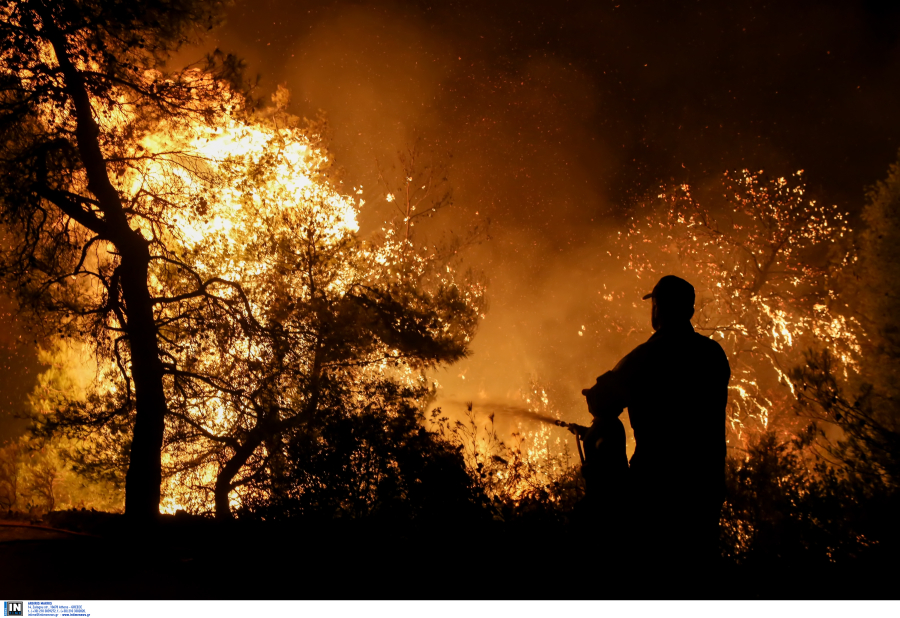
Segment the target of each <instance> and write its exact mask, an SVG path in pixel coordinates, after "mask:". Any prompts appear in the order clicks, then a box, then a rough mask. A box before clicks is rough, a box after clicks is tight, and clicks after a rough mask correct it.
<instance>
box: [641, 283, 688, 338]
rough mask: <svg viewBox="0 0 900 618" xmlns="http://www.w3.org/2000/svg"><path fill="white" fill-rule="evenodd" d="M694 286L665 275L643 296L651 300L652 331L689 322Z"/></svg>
mask: <svg viewBox="0 0 900 618" xmlns="http://www.w3.org/2000/svg"><path fill="white" fill-rule="evenodd" d="M694 297H695V295H694V286H692V285H691V284H690V283H688V282H687V281H685V280H684V279H682V278H681V277H676V276H675V275H666V276H665V277H663V278H662V279H660V280H659V282H658V283H657V284H656V285H655V286H654V287H653V291H652V292H650V293H649V294H647V295H646V296H644V300H647V299H648V298H650V299H652V300H653V310H652V313H651V317H650V322H651V323H652V324H653V330H659V329H660V328H661V327H663V326H666V325H671V324H683V323H684V322H690V320H691V318H692V317H693V315H694Z"/></svg>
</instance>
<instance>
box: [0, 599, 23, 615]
mask: <svg viewBox="0 0 900 618" xmlns="http://www.w3.org/2000/svg"><path fill="white" fill-rule="evenodd" d="M22 606H23V603H22V601H3V615H4V616H24V615H25V614H24V612H22Z"/></svg>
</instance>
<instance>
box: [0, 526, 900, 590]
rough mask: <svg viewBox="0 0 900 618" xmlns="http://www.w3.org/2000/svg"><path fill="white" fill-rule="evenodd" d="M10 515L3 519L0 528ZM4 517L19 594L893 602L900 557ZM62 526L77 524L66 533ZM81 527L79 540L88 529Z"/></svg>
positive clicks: (2, 532)
mask: <svg viewBox="0 0 900 618" xmlns="http://www.w3.org/2000/svg"><path fill="white" fill-rule="evenodd" d="M3 523H6V524H9V523H11V522H0V524H3ZM22 523H23V522H19V525H14V526H10V525H0V590H2V593H3V594H5V595H6V596H7V597H10V598H11V597H17V598H23V599H47V600H50V599H226V600H227V599H407V598H414V599H419V598H427V599H648V598H649V599H654V598H659V599H679V598H688V599H756V598H762V599H846V598H850V599H858V598H863V599H866V598H875V599H880V598H892V597H896V596H897V595H898V594H900V593H898V590H897V588H896V582H897V575H898V565H897V563H896V562H892V563H891V564H885V565H880V564H879V565H848V567H847V568H825V569H822V568H820V569H813V570H810V569H809V568H807V567H798V566H797V565H791V564H778V565H771V566H769V567H767V568H758V567H757V568H755V569H748V568H740V567H736V566H733V565H725V564H723V565H720V566H719V567H718V568H716V569H714V570H713V571H711V572H704V573H699V572H695V571H694V570H692V569H691V568H690V566H689V565H683V567H682V568H678V567H675V568H671V567H669V568H665V569H656V568H654V565H652V564H629V565H626V564H622V563H621V561H618V563H616V562H615V561H613V562H610V561H609V560H605V559H604V556H603V555H598V554H597V552H593V551H591V546H592V545H594V543H593V542H592V541H591V539H587V541H584V540H583V535H579V536H576V535H575V534H574V533H573V531H572V530H571V529H567V528H565V527H563V526H556V525H547V524H543V525H534V524H531V525H526V524H522V525H518V524H508V523H501V522H493V523H492V525H489V526H484V525H482V526H479V527H477V528H475V527H468V528H462V527H457V526H454V525H452V524H440V525H435V526H434V527H421V528H412V527H408V526H404V527H397V526H391V525H389V524H384V523H380V524H376V523H373V522H334V521H332V522H295V523H290V524H255V525H252V524H246V523H234V524H231V525H222V524H217V523H215V522H212V521H206V520H194V519H186V518H173V517H169V518H165V519H164V521H163V522H162V523H161V524H160V525H159V526H158V527H157V528H156V529H154V530H152V531H144V532H142V533H140V534H137V533H134V532H130V531H129V530H128V529H127V528H125V527H124V526H123V522H122V520H121V518H120V517H118V516H111V515H107V514H101V513H97V514H90V513H86V514H80V513H75V514H71V513H69V514H66V513H59V514H55V513H54V514H51V515H50V516H48V517H46V518H45V521H44V522H43V523H42V524H41V525H42V526H44V527H36V526H23V525H21V524H22ZM62 529H69V530H71V531H73V532H79V531H80V532H81V533H82V534H73V533H72V532H63V531H61V530H62ZM84 533H87V534H84Z"/></svg>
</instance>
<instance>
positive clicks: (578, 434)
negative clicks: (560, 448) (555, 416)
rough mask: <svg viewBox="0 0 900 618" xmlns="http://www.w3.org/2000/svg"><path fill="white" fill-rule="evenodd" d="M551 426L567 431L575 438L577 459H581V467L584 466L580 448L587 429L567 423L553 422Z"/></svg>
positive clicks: (581, 448) (582, 449) (582, 453)
mask: <svg viewBox="0 0 900 618" xmlns="http://www.w3.org/2000/svg"><path fill="white" fill-rule="evenodd" d="M553 424H554V425H556V426H557V427H562V428H564V429H568V430H569V431H570V432H571V433H572V435H574V436H575V446H577V447H578V457H580V458H581V465H584V448H583V447H582V446H581V441H582V440H583V439H584V435H585V434H586V433H587V432H588V429H589V427H585V426H584V425H576V424H575V423H567V422H565V421H553Z"/></svg>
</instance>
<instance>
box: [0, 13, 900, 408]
mask: <svg viewBox="0 0 900 618" xmlns="http://www.w3.org/2000/svg"><path fill="white" fill-rule="evenodd" d="M898 33H900V7H898V6H897V5H896V4H895V5H893V6H890V5H889V3H874V2H873V3H867V2H858V3H853V2H823V1H814V2H791V3H786V2H721V1H710V2H706V1H701V2H679V3H675V2H626V1H625V0H621V1H616V2H566V1H564V0H557V1H554V2H522V1H517V2H506V1H503V2H486V1H481V2H437V1H434V2H399V1H398V2H384V1H373V2H344V1H339V2H325V3H323V2H304V1H292V2H288V1H285V0H252V1H250V0H238V1H237V2H236V3H235V4H234V5H233V6H231V7H229V8H228V9H227V10H226V13H225V21H224V23H223V24H222V25H221V26H218V27H217V28H215V29H214V30H213V31H211V32H210V33H209V34H208V37H207V40H206V42H205V44H204V45H203V46H202V47H200V48H191V49H186V50H184V51H183V52H182V53H181V54H179V56H178V59H177V60H178V61H187V60H193V59H196V58H199V57H200V56H201V55H202V53H203V52H204V51H208V50H211V49H213V48H215V47H218V48H220V49H222V50H223V51H227V52H234V53H235V54H237V55H238V56H240V57H242V58H243V59H244V60H245V62H246V65H247V72H248V75H251V76H254V75H257V74H258V75H259V78H260V81H259V86H258V90H257V95H258V96H260V97H261V98H265V97H266V95H267V94H268V93H270V92H272V91H273V90H274V89H275V87H276V86H277V85H279V84H281V85H283V86H285V87H287V88H288V89H289V90H290V92H291V104H290V107H289V110H290V111H291V112H293V113H295V114H298V115H300V116H307V117H313V116H314V115H315V114H316V113H317V112H318V110H322V111H323V112H324V113H325V114H326V115H327V118H328V120H329V124H330V127H331V130H332V139H331V142H330V149H331V151H332V152H333V154H334V157H335V160H336V162H337V164H338V165H339V166H340V167H341V168H342V170H343V178H344V181H345V183H346V184H347V185H348V186H354V187H357V186H360V185H361V186H362V187H363V191H364V193H363V196H364V197H365V199H366V200H367V203H366V205H365V206H364V207H363V209H362V211H361V213H360V221H361V224H362V232H363V233H364V234H367V233H371V232H373V231H377V230H378V229H379V228H380V227H383V226H384V222H385V221H389V220H390V219H391V217H392V216H394V215H393V211H392V208H393V206H392V205H391V204H389V203H387V202H386V201H385V199H384V194H385V190H384V189H383V187H382V186H380V185H379V182H378V167H377V166H376V161H377V162H378V165H380V166H381V167H382V168H387V169H389V168H390V166H391V165H392V163H393V162H394V161H396V152H397V151H398V150H401V149H403V148H406V147H407V146H408V145H410V144H411V143H413V142H414V141H415V140H416V139H419V140H420V141H421V143H422V144H424V145H425V149H426V150H427V151H428V152H429V153H432V154H431V156H433V158H434V160H435V161H437V162H439V163H440V164H441V165H443V166H444V167H445V168H446V172H447V173H446V177H447V178H448V183H449V185H450V186H452V188H453V205H452V207H449V208H447V209H445V210H444V211H443V212H441V213H439V215H438V216H436V217H435V218H433V219H431V220H429V221H428V223H427V225H423V226H422V227H421V229H419V230H417V231H416V232H415V235H414V238H415V240H416V242H419V243H428V242H436V240H437V239H438V238H441V237H444V236H446V235H447V234H452V233H459V234H464V233H465V232H466V231H467V230H470V229H472V228H474V227H477V226H480V227H482V228H485V229H486V230H487V232H486V233H483V234H482V235H481V236H480V237H479V238H480V242H479V244H477V245H475V246H472V247H470V248H468V249H467V250H466V251H465V252H464V253H465V255H464V258H463V259H464V262H465V264H466V265H467V266H469V267H472V268H474V269H476V270H478V271H479V272H481V273H483V275H484V277H486V279H487V280H488V299H489V309H488V311H487V312H486V319H485V320H484V321H483V323H482V325H481V327H480V330H479V333H478V334H477V335H476V338H475V340H474V342H473V346H472V351H473V354H472V356H471V357H470V358H468V359H466V360H464V361H462V362H461V363H459V364H457V365H455V366H454V367H452V368H450V369H449V370H445V371H441V372H439V374H438V376H437V377H438V380H439V381H440V382H441V384H442V385H443V386H444V388H445V391H446V397H447V399H448V400H449V399H453V400H459V401H463V400H466V399H469V400H475V401H478V400H479V398H480V399H481V400H484V401H488V400H490V401H497V400H510V399H515V398H516V397H517V396H518V394H519V392H520V391H522V390H523V389H525V388H526V387H527V385H528V380H529V379H530V378H537V379H538V380H540V381H541V383H542V384H545V385H546V386H547V387H548V388H550V390H551V391H552V392H553V394H554V397H555V398H556V400H557V401H558V402H559V405H560V406H561V407H563V408H565V410H564V411H563V412H564V416H565V417H568V418H569V419H570V420H577V419H578V418H579V416H578V415H583V414H584V412H583V411H581V410H580V408H578V409H577V410H576V408H574V407H573V406H575V405H577V399H578V398H577V392H578V390H579V389H580V388H581V387H583V386H589V385H590V384H591V383H592V382H593V380H594V378H595V377H596V376H597V375H599V374H600V373H602V372H603V371H605V370H607V369H609V368H610V366H611V364H612V363H614V362H615V360H616V358H617V356H618V355H620V354H621V353H623V352H625V351H627V350H623V349H621V346H620V345H619V344H618V342H616V341H610V340H607V339H604V338H601V337H600V336H599V333H595V332H587V333H585V335H584V336H579V335H578V331H579V330H581V327H582V326H583V325H585V324H587V323H589V322H590V321H591V316H592V315H593V314H594V313H595V307H594V302H595V301H594V298H596V295H597V290H598V289H600V288H601V287H602V285H604V284H608V285H610V286H614V285H615V282H616V281H618V280H621V277H623V276H624V277H627V273H616V274H615V275H614V276H613V274H612V273H610V272H609V268H608V264H605V263H604V262H603V256H604V255H605V248H604V247H605V246H606V245H607V244H608V239H609V237H610V233H612V232H614V231H615V230H616V229H617V227H619V226H621V225H622V223H623V222H624V221H625V220H626V218H627V216H628V212H629V208H630V206H631V205H633V204H634V203H635V202H636V201H638V200H640V199H641V198H642V197H643V196H645V195H647V194H648V193H652V192H653V191H654V190H655V189H656V188H657V187H658V186H659V185H660V183H673V182H675V183H683V182H686V183H689V184H692V185H696V186H704V185H710V184H713V183H715V182H717V181H718V179H719V178H721V176H722V174H723V173H724V172H726V171H728V170H740V169H743V168H749V169H751V170H765V171H766V172H767V173H769V174H772V175H774V176H782V175H787V174H789V173H791V172H793V171H796V170H798V169H803V170H805V174H804V175H805V177H806V179H807V182H808V183H809V187H810V189H811V191H812V193H813V194H814V195H815V197H817V198H818V199H822V200H825V201H828V202H829V203H836V204H839V205H841V206H842V207H844V208H846V209H848V210H850V211H851V212H853V213H858V212H859V210H860V208H861V207H862V205H863V203H864V192H865V188H866V187H867V186H869V185H871V184H872V183H874V182H876V181H877V180H879V179H880V178H883V177H884V176H885V174H886V170H887V167H888V165H889V164H890V163H892V162H893V161H894V160H896V156H897V151H898V148H900V114H898V113H897V110H898V109H900V38H898ZM637 310H642V309H640V308H639V309H637ZM648 312H649V310H648ZM647 331H648V332H647V334H648V335H649V334H650V326H649V315H648V320H647ZM13 347H15V346H13ZM16 350H18V351H17V352H15V353H16V354H18V355H19V357H27V356H28V355H29V354H30V353H31V352H29V349H28V348H27V346H24V347H22V345H20V347H19V348H16ZM32 354H33V353H32ZM30 362H33V361H30ZM14 375H18V374H15V373H13V372H8V373H7V374H6V377H5V379H4V383H3V384H4V386H3V388H4V389H5V390H4V392H16V393H21V392H22V391H23V387H21V386H19V387H18V390H17V391H16V390H15V389H13V391H11V390H10V388H11V386H10V384H11V383H10V379H11V376H14ZM14 379H15V380H18V382H19V383H21V382H22V380H21V379H19V378H14ZM16 396H20V395H16ZM7 399H10V401H11V403H10V404H9V405H10V406H11V407H14V405H15V397H13V396H7V397H4V398H3V400H2V401H0V405H6V400H7ZM8 411H9V410H8ZM581 420H585V419H581Z"/></svg>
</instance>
